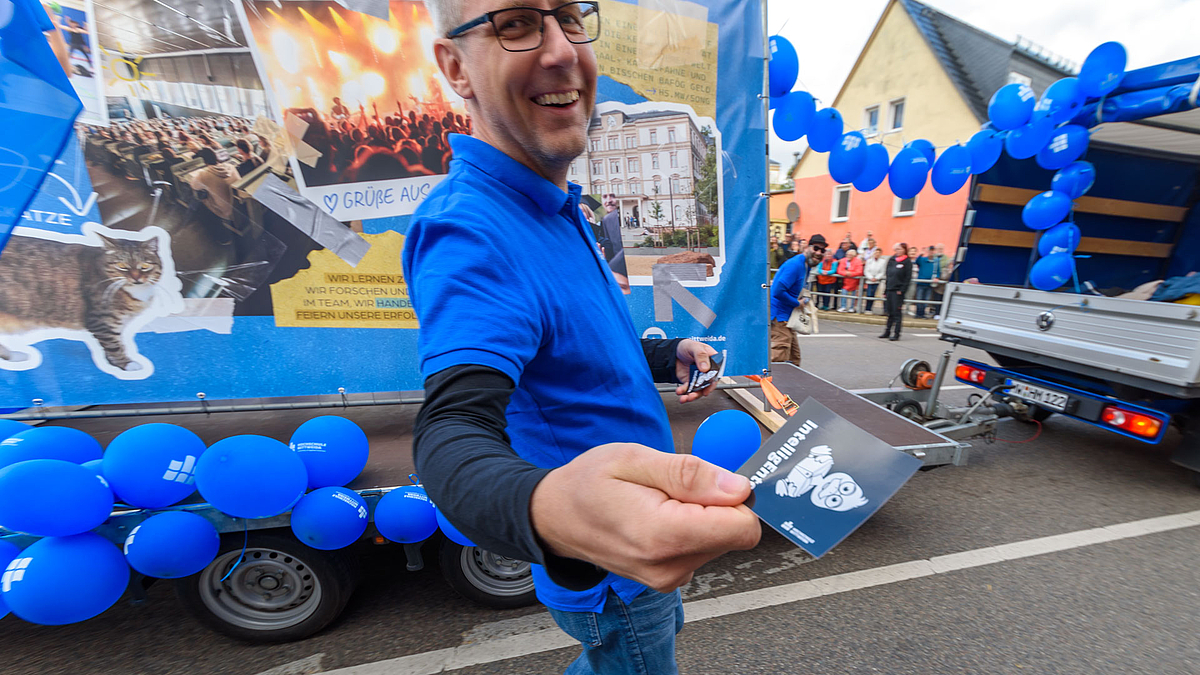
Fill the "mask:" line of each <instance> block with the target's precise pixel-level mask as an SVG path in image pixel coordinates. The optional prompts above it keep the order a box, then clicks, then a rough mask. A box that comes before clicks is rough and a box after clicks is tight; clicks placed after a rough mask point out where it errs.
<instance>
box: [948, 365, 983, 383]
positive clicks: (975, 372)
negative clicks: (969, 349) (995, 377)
mask: <svg viewBox="0 0 1200 675" xmlns="http://www.w3.org/2000/svg"><path fill="white" fill-rule="evenodd" d="M954 377H956V378H957V379H959V380H962V381H963V382H969V383H971V384H983V379H984V378H985V377H987V371H986V370H983V369H982V368H976V367H974V366H968V365H967V364H965V363H960V364H958V366H956V367H955V368H954Z"/></svg>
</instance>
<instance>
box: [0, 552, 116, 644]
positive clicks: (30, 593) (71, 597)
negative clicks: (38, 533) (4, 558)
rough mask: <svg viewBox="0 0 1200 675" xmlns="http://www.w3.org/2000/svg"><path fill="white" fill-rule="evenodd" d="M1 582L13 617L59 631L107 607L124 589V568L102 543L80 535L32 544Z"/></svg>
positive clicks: (11, 565)
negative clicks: (52, 627) (59, 627)
mask: <svg viewBox="0 0 1200 675" xmlns="http://www.w3.org/2000/svg"><path fill="white" fill-rule="evenodd" d="M4 579H5V583H4V584H3V586H2V587H0V591H2V592H3V595H2V597H3V599H4V602H5V603H6V604H7V605H8V608H9V609H11V610H12V613H13V614H16V615H17V616H19V617H21V618H22V619H25V620H26V621H28V622H30V623H37V624H42V625H44V626H62V625H64V624H68V623H76V622H78V621H85V620H87V619H90V618H92V617H94V616H96V615H97V614H99V613H101V612H103V611H104V610H106V609H108V608H109V607H112V606H113V603H115V602H116V601H117V600H118V599H120V597H121V594H122V593H124V592H125V587H126V586H127V585H129V565H127V564H125V557H124V556H122V555H121V550H120V549H118V548H117V547H116V546H114V545H113V544H112V543H111V542H109V541H108V540H107V539H105V538H104V537H101V536H100V535H98V534H94V533H92V532H84V533H83V534H76V535H72V536H69V537H46V538H45V539H40V540H38V541H36V542H34V543H33V544H31V545H30V546H29V548H27V549H25V550H24V551H22V552H21V555H20V557H18V558H16V559H14V560H13V561H12V562H10V563H9V564H8V566H7V567H6V568H5V571H4Z"/></svg>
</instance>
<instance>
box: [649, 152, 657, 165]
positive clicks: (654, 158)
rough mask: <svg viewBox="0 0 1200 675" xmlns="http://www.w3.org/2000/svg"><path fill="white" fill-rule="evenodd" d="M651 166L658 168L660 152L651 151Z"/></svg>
mask: <svg viewBox="0 0 1200 675" xmlns="http://www.w3.org/2000/svg"><path fill="white" fill-rule="evenodd" d="M650 168H652V169H657V168H658V153H657V152H655V153H651V155H650Z"/></svg>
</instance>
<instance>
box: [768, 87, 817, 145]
mask: <svg viewBox="0 0 1200 675" xmlns="http://www.w3.org/2000/svg"><path fill="white" fill-rule="evenodd" d="M771 100H772V101H778V102H777V103H776V104H775V116H774V117H772V118H771V128H772V129H774V130H775V135H776V136H778V137H779V138H780V140H784V141H796V140H800V139H801V138H802V137H803V136H804V134H807V133H808V131H809V129H810V128H812V122H813V116H814V115H816V114H817V102H816V101H814V100H813V97H812V95H811V94H809V93H808V92H807V91H793V92H791V93H789V94H786V95H784V96H783V97H781V98H778V99H771Z"/></svg>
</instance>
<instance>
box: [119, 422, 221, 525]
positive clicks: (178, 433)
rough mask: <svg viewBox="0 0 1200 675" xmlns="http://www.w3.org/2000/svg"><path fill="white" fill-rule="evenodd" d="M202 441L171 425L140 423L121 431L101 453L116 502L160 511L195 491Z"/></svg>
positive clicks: (202, 448) (202, 450)
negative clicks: (102, 453)
mask: <svg viewBox="0 0 1200 675" xmlns="http://www.w3.org/2000/svg"><path fill="white" fill-rule="evenodd" d="M204 450H205V448H204V441H202V440H200V437H199V436H197V435H196V434H194V433H192V432H190V431H188V430H187V429H184V428H183V427H180V426H176V425H174V424H162V423H154V424H142V425H139V426H136V427H134V428H132V429H129V430H128V431H125V432H123V433H122V434H121V435H119V436H117V437H116V438H114V439H113V440H112V442H111V443H109V444H108V449H106V450H105V451H104V465H103V466H104V469H103V474H104V478H105V479H107V480H108V484H109V485H111V486H112V489H113V492H115V493H116V495H117V499H120V500H121V501H122V502H125V503H126V504H129V505H130V506H137V507H141V508H146V509H160V508H162V507H164V506H170V505H171V504H174V503H176V502H178V501H180V500H183V499H186V498H188V497H189V496H191V494H192V493H193V492H195V491H196V480H195V473H196V462H197V461H198V460H199V459H200V456H201V455H202V454H204Z"/></svg>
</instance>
